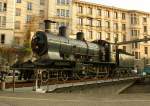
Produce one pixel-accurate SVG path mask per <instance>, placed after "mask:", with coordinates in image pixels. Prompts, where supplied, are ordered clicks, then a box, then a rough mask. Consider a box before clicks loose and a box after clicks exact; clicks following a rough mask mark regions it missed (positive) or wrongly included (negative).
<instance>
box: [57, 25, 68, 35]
mask: <svg viewBox="0 0 150 106" xmlns="http://www.w3.org/2000/svg"><path fill="white" fill-rule="evenodd" d="M59 36H63V37H67V27H66V26H60V27H59Z"/></svg>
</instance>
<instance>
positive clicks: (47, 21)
mask: <svg viewBox="0 0 150 106" xmlns="http://www.w3.org/2000/svg"><path fill="white" fill-rule="evenodd" d="M51 23H56V22H55V21H51V20H44V24H45V32H50V29H51Z"/></svg>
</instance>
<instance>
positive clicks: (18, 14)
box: [16, 8, 21, 16]
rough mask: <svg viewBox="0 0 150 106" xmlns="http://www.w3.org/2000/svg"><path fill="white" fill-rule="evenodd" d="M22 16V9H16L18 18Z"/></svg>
mask: <svg viewBox="0 0 150 106" xmlns="http://www.w3.org/2000/svg"><path fill="white" fill-rule="evenodd" d="M20 15H21V9H20V8H16V16H20Z"/></svg>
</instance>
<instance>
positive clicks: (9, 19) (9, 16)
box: [0, 0, 15, 45]
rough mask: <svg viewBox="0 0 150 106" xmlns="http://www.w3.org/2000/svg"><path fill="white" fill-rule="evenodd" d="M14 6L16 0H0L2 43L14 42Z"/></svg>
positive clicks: (0, 33) (0, 38) (0, 42)
mask: <svg viewBox="0 0 150 106" xmlns="http://www.w3.org/2000/svg"><path fill="white" fill-rule="evenodd" d="M8 7H9V8H8ZM14 7H15V2H14V0H10V1H9V2H8V1H7V0H0V45H11V44H12V43H13V38H14V34H13V28H14Z"/></svg>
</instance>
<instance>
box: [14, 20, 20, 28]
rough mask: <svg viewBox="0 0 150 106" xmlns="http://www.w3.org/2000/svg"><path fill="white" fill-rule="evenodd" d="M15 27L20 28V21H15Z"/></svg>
mask: <svg viewBox="0 0 150 106" xmlns="http://www.w3.org/2000/svg"><path fill="white" fill-rule="evenodd" d="M15 29H20V21H16V22H15Z"/></svg>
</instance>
